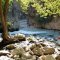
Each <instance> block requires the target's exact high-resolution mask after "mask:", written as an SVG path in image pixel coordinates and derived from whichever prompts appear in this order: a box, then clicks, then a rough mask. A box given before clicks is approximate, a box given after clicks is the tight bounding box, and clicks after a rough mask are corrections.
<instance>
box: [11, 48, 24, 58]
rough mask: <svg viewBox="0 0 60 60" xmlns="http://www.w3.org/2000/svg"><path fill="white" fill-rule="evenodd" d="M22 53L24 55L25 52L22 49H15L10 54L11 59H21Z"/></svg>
mask: <svg viewBox="0 0 60 60" xmlns="http://www.w3.org/2000/svg"><path fill="white" fill-rule="evenodd" d="M24 53H25V51H24V49H23V48H15V49H13V50H11V54H12V55H13V57H14V56H16V55H18V56H19V57H21V56H22V55H23V54H24Z"/></svg>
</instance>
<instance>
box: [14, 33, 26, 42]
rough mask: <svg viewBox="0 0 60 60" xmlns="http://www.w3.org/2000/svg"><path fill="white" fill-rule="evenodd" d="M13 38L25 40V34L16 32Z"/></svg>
mask: <svg viewBox="0 0 60 60" xmlns="http://www.w3.org/2000/svg"><path fill="white" fill-rule="evenodd" d="M14 38H16V39H18V40H19V41H25V40H26V39H25V35H24V34H16V35H15V36H14Z"/></svg>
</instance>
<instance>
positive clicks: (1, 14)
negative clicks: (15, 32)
mask: <svg viewBox="0 0 60 60" xmlns="http://www.w3.org/2000/svg"><path fill="white" fill-rule="evenodd" d="M5 1H6V2H5V8H4V14H3V9H2V0H0V16H1V21H2V30H3V33H2V37H3V40H8V31H7V24H6V17H7V10H8V3H9V0H5Z"/></svg>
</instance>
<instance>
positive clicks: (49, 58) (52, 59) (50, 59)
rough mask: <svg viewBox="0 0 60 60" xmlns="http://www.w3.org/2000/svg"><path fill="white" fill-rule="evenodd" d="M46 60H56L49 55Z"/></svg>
mask: <svg viewBox="0 0 60 60" xmlns="http://www.w3.org/2000/svg"><path fill="white" fill-rule="evenodd" d="M45 60H56V59H55V58H54V57H53V56H52V55H47V56H46V58H45Z"/></svg>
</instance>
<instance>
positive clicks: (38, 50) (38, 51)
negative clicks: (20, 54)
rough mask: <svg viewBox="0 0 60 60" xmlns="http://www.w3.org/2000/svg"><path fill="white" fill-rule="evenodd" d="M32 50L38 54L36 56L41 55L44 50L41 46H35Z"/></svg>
mask: <svg viewBox="0 0 60 60" xmlns="http://www.w3.org/2000/svg"><path fill="white" fill-rule="evenodd" d="M32 51H33V53H34V55H36V56H40V55H42V54H43V50H42V49H41V48H39V47H36V48H34V49H33V50H32Z"/></svg>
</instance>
